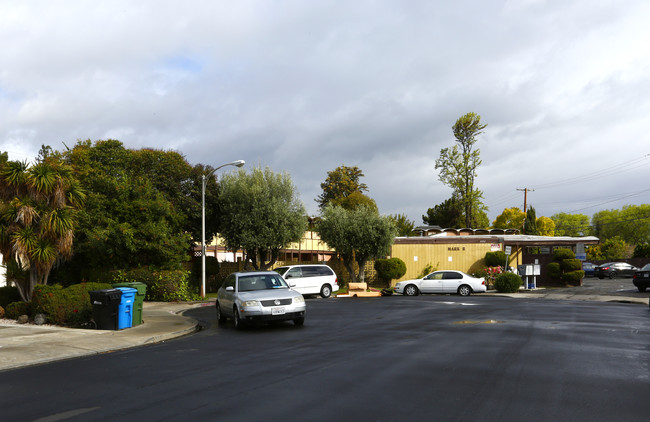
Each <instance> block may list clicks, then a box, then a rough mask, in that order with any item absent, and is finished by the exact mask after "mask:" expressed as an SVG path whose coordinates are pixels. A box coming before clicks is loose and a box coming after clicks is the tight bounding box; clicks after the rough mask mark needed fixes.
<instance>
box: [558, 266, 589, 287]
mask: <svg viewBox="0 0 650 422" xmlns="http://www.w3.org/2000/svg"><path fill="white" fill-rule="evenodd" d="M583 278H585V272H584V271H582V270H578V271H571V272H567V273H564V274H562V281H564V282H565V283H566V284H570V285H580V281H581V280H582V279H583Z"/></svg>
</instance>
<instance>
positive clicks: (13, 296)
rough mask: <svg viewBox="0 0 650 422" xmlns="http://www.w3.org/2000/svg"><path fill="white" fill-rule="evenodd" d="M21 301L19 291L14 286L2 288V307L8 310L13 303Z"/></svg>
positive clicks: (0, 302) (0, 292) (0, 290)
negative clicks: (8, 306)
mask: <svg viewBox="0 0 650 422" xmlns="http://www.w3.org/2000/svg"><path fill="white" fill-rule="evenodd" d="M19 300H20V293H18V289H17V288H16V287H13V286H6V287H0V306H2V307H3V308H6V307H7V305H9V304H10V303H12V302H18V301H19Z"/></svg>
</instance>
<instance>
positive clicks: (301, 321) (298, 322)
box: [293, 317, 305, 327]
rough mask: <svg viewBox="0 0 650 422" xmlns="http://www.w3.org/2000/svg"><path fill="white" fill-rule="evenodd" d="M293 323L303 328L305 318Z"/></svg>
mask: <svg viewBox="0 0 650 422" xmlns="http://www.w3.org/2000/svg"><path fill="white" fill-rule="evenodd" d="M293 323H294V325H295V326H296V327H302V326H303V325H305V317H300V318H296V319H294V320H293Z"/></svg>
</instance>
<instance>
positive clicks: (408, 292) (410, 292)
mask: <svg viewBox="0 0 650 422" xmlns="http://www.w3.org/2000/svg"><path fill="white" fill-rule="evenodd" d="M417 294H418V288H417V287H415V286H414V285H412V284H409V285H408V286H406V287H405V288H404V295H405V296H416V295H417Z"/></svg>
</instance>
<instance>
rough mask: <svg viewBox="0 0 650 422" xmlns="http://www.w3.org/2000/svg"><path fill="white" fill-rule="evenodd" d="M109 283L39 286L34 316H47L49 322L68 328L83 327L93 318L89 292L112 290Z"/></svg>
mask: <svg viewBox="0 0 650 422" xmlns="http://www.w3.org/2000/svg"><path fill="white" fill-rule="evenodd" d="M110 288H111V285H110V284H107V283H79V284H73V285H72V286H70V287H67V288H63V287H62V286H61V285H58V284H57V285H54V286H49V285H38V286H36V287H35V288H34V293H33V294H32V310H33V313H34V314H40V313H42V314H45V316H46V318H47V320H48V322H50V323H52V324H56V325H62V326H68V327H81V326H84V325H85V324H86V323H88V322H89V321H90V320H91V318H92V310H93V308H92V304H91V303H90V295H89V294H88V292H89V291H92V290H103V289H110Z"/></svg>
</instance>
